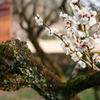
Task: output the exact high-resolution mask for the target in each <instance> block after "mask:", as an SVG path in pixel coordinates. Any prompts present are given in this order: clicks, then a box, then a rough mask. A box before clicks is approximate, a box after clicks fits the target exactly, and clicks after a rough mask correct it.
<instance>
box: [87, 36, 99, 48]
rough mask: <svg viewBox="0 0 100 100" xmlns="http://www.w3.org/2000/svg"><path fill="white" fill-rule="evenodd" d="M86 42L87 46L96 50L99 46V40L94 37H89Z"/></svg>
mask: <svg viewBox="0 0 100 100" xmlns="http://www.w3.org/2000/svg"><path fill="white" fill-rule="evenodd" d="M85 42H86V43H87V45H88V46H89V48H91V49H92V48H94V47H95V45H97V44H98V39H97V38H93V37H89V38H86V39H85Z"/></svg>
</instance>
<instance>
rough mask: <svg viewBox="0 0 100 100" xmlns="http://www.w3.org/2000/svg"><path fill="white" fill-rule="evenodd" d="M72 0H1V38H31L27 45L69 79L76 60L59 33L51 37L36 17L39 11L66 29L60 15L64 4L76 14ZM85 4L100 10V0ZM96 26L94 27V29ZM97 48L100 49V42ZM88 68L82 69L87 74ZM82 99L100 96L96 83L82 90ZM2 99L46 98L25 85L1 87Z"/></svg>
mask: <svg viewBox="0 0 100 100" xmlns="http://www.w3.org/2000/svg"><path fill="white" fill-rule="evenodd" d="M68 1H69V0H0V42H2V41H6V40H9V39H12V38H17V39H20V40H22V41H27V45H28V47H29V48H30V50H31V51H32V52H33V55H34V56H35V57H37V58H38V59H39V60H40V61H41V62H42V63H43V64H44V65H45V66H46V67H47V68H48V69H50V70H51V71H52V72H54V73H55V74H56V75H58V76H59V77H60V78H61V79H62V81H66V80H67V79H68V78H69V77H70V75H71V72H72V70H73V68H74V66H75V63H74V62H73V61H72V60H71V59H70V57H69V56H66V55H65V54H64V53H63V50H62V48H61V46H60V44H61V41H60V40H58V39H56V38H55V37H48V36H47V34H46V33H45V31H44V27H43V26H38V25H37V24H36V23H35V20H34V17H35V15H36V14H39V15H40V16H41V17H42V18H43V20H44V21H45V23H46V24H47V25H48V26H50V27H54V28H59V30H60V32H62V33H64V31H63V29H64V26H63V23H62V19H59V13H60V12H61V8H63V10H64V12H66V13H67V14H69V15H70V16H73V13H72V10H71V8H70V6H69V5H68V4H67V2H68ZM80 1H81V3H82V5H83V6H91V7H92V9H94V10H96V11H97V12H98V13H99V10H100V0H80ZM94 28H95V26H94V27H93V28H92V29H91V33H92V31H93V30H94ZM93 52H98V53H99V52H100V45H98V46H97V47H96V48H95V49H94V50H93ZM87 73H88V72H87V71H86V70H84V71H82V72H80V73H79V75H80V74H82V75H83V74H87ZM79 96H80V97H81V98H82V100H100V89H99V87H94V88H91V89H88V90H85V91H83V92H81V93H80V94H79ZM0 100H44V99H43V98H42V97H41V96H39V94H38V93H37V92H36V91H35V90H33V89H31V88H26V89H21V90H19V91H17V92H5V91H0Z"/></svg>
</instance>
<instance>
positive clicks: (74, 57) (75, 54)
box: [71, 52, 82, 62]
mask: <svg viewBox="0 0 100 100" xmlns="http://www.w3.org/2000/svg"><path fill="white" fill-rule="evenodd" d="M81 57H82V54H81V53H80V52H74V53H72V54H71V58H72V59H73V60H74V61H75V62H76V61H78V60H79V59H80V58H81Z"/></svg>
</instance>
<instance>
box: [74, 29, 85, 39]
mask: <svg viewBox="0 0 100 100" xmlns="http://www.w3.org/2000/svg"><path fill="white" fill-rule="evenodd" d="M76 36H79V37H81V38H83V37H85V36H86V33H84V32H82V31H77V33H76Z"/></svg>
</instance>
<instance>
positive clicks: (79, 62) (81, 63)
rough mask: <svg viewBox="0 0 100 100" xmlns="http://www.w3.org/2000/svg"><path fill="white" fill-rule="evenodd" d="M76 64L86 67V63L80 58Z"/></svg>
mask: <svg viewBox="0 0 100 100" xmlns="http://www.w3.org/2000/svg"><path fill="white" fill-rule="evenodd" d="M76 66H77V68H80V67H81V68H86V63H84V62H83V61H82V60H79V61H78V63H77V65H76Z"/></svg>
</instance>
